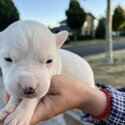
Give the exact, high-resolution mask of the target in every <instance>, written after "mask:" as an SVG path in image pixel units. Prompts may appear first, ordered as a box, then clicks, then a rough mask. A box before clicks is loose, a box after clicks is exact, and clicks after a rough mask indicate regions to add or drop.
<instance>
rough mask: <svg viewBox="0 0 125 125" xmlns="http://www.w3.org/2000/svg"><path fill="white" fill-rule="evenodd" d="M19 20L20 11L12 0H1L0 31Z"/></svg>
mask: <svg viewBox="0 0 125 125" xmlns="http://www.w3.org/2000/svg"><path fill="white" fill-rule="evenodd" d="M17 20H19V13H18V10H17V8H16V7H15V5H14V3H13V2H12V0H0V31H2V30H4V29H5V28H6V27H7V26H9V25H10V24H11V23H13V22H15V21H17Z"/></svg>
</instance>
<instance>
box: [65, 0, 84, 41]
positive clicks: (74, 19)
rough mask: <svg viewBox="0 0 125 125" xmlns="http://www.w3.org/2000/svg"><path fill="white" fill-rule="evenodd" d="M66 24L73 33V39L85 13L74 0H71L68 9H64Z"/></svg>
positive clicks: (75, 37) (81, 24)
mask: <svg viewBox="0 0 125 125" xmlns="http://www.w3.org/2000/svg"><path fill="white" fill-rule="evenodd" d="M66 16H67V24H68V26H69V27H70V28H71V30H72V31H73V33H74V40H76V39H77V34H78V31H80V30H81V27H82V26H83V24H84V22H85V18H86V13H85V11H84V10H83V8H81V6H80V4H79V2H78V1H76V0H71V1H70V4H69V9H68V10H67V11H66Z"/></svg>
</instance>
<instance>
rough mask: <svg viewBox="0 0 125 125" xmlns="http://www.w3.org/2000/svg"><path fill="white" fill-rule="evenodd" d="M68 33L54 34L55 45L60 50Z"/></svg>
mask: <svg viewBox="0 0 125 125" xmlns="http://www.w3.org/2000/svg"><path fill="white" fill-rule="evenodd" d="M68 35H69V33H68V32H67V31H60V32H59V33H57V34H56V45H57V48H60V47H61V46H62V45H63V43H64V42H65V41H66V39H67V37H68Z"/></svg>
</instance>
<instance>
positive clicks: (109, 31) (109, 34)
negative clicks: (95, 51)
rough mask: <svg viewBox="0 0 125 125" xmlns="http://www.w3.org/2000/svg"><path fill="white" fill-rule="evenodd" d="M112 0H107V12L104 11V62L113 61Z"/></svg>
mask: <svg viewBox="0 0 125 125" xmlns="http://www.w3.org/2000/svg"><path fill="white" fill-rule="evenodd" d="M111 12H112V0H107V12H106V25H105V27H106V45H105V50H106V54H105V61H106V64H112V63H113V54H112V14H111Z"/></svg>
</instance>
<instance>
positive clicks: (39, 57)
mask: <svg viewBox="0 0 125 125" xmlns="http://www.w3.org/2000/svg"><path fill="white" fill-rule="evenodd" d="M67 36H68V32H67V31H62V32H59V33H58V34H53V33H52V32H51V31H50V30H49V29H48V28H47V27H46V26H44V25H43V24H40V23H38V22H35V21H18V22H15V23H13V24H12V25H10V26H9V27H8V28H7V29H5V30H4V31H3V32H1V33H0V44H1V45H0V66H1V69H2V73H3V78H4V86H5V89H6V90H7V92H8V93H9V95H10V96H11V97H10V101H9V102H8V104H7V105H6V107H5V108H4V109H3V110H2V112H1V113H0V117H1V119H4V118H5V117H6V119H5V120H4V122H5V123H6V124H8V125H17V124H18V123H20V125H24V124H25V125H28V124H29V122H30V119H31V117H32V114H33V112H34V109H35V107H36V105H37V104H38V102H39V99H40V98H42V97H43V96H44V95H45V94H46V93H47V92H48V89H49V87H50V80H51V77H52V76H53V75H54V74H66V75H70V76H72V77H75V78H77V79H79V80H80V81H82V82H83V83H86V84H88V85H90V86H92V87H94V76H93V71H92V69H91V67H90V66H89V64H88V63H87V62H86V61H85V60H84V59H82V58H81V57H79V56H77V55H76V54H73V53H71V52H69V51H66V50H63V49H60V47H61V46H62V45H63V43H64V42H65V40H66V38H67ZM7 58H9V59H11V60H12V62H8V61H7V60H6V59H7ZM50 60H52V62H51V61H50ZM47 61H50V63H47ZM27 87H32V88H33V89H35V93H33V94H30V95H27V94H25V93H24V90H25V88H27ZM20 99H21V100H22V101H21V100H20ZM17 105H18V106H17ZM22 107H23V108H22ZM29 107H30V108H29ZM14 109H15V110H14ZM13 110H14V111H13ZM20 110H21V112H20ZM19 112H20V113H19ZM8 113H9V115H8ZM24 114H27V115H24ZM7 115H8V116H7Z"/></svg>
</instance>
